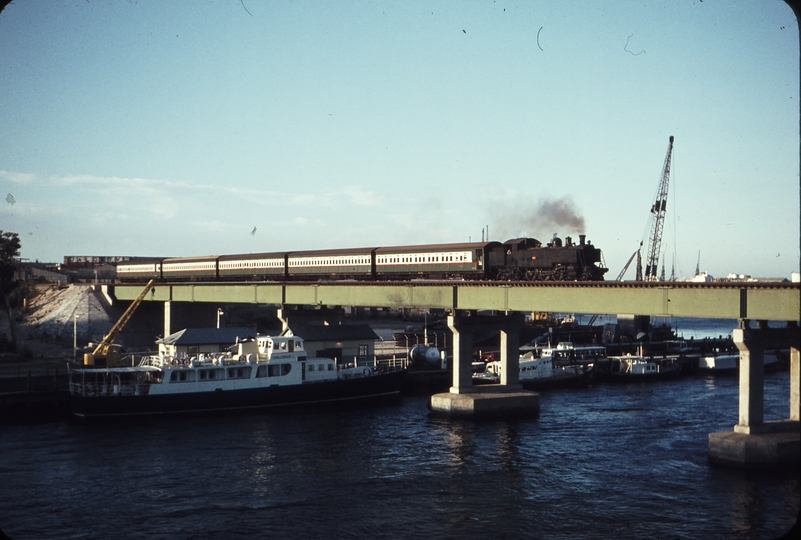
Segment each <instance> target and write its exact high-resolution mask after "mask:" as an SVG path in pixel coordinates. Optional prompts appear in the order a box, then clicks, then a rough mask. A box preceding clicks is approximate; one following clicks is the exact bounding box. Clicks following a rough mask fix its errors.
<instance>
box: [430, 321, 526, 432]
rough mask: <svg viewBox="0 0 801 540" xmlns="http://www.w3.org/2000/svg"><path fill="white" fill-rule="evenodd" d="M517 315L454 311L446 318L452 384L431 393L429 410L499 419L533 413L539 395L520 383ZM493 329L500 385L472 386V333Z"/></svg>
mask: <svg viewBox="0 0 801 540" xmlns="http://www.w3.org/2000/svg"><path fill="white" fill-rule="evenodd" d="M522 324H523V317H522V315H520V314H517V313H514V314H508V315H494V316H478V315H476V314H475V313H474V312H473V313H471V312H456V313H455V314H454V315H451V316H449V317H448V327H449V328H450V329H451V332H453V362H452V369H453V386H451V388H450V391H449V392H447V393H440V394H434V395H433V396H431V404H430V407H431V412H432V413H435V414H439V415H443V416H449V417H462V418H502V417H510V416H536V415H537V414H539V410H540V398H539V394H537V393H536V392H529V391H526V390H523V387H522V386H521V385H520V382H519V381H520V378H519V377H520V368H519V365H520V364H519V361H520V360H519V358H520V357H519V355H520V353H519V349H520V327H521V326H522ZM487 328H496V329H498V330H500V333H501V380H500V384H490V385H480V386H473V369H472V363H473V334H474V332H475V331H476V330H478V329H487Z"/></svg>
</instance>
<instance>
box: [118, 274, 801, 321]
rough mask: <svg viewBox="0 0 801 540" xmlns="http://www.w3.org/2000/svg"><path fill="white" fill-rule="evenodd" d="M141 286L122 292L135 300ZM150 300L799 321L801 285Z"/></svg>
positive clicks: (448, 289) (376, 291)
mask: <svg viewBox="0 0 801 540" xmlns="http://www.w3.org/2000/svg"><path fill="white" fill-rule="evenodd" d="M141 290H142V289H141V287H140V286H139V285H115V286H113V294H114V296H115V297H116V298H117V299H119V300H133V299H134V298H136V297H137V296H138V295H139V293H140V292H141ZM145 301H155V302H164V301H173V302H215V303H226V302H229V303H255V304H273V305H293V304H295V305H322V306H371V307H405V308H440V309H451V310H478V309H482V310H498V311H521V312H528V311H545V312H566V313H609V314H616V313H627V314H633V315H656V316H674V317H702V318H727V319H740V318H743V319H754V320H757V319H763V320H775V321H797V320H799V318H801V285H799V284H798V283H781V284H778V283H777V284H771V283H767V284H766V283H759V284H755V283H742V284H740V283H726V284H716V283H713V284H707V283H692V284H686V283H681V284H673V283H636V284H635V283H626V282H623V283H618V282H604V283H563V284H559V285H557V284H542V283H538V284H509V283H492V284H476V283H469V282H457V283H446V282H428V283H425V282H406V283H386V284H374V283H354V282H348V283H335V282H330V283H320V282H315V283H191V284H187V283H158V284H156V285H155V287H154V288H153V290H152V291H151V293H150V294H148V295H146V297H145Z"/></svg>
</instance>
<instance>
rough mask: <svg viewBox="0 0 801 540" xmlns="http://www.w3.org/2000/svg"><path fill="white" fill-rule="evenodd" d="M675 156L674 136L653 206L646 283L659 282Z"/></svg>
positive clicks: (646, 264) (669, 144)
mask: <svg viewBox="0 0 801 540" xmlns="http://www.w3.org/2000/svg"><path fill="white" fill-rule="evenodd" d="M672 155H673V135H671V136H670V142H669V143H668V149H667V155H666V156H665V165H664V166H663V167H662V178H661V180H660V182H659V191H658V192H657V194H656V201H654V204H653V205H652V206H651V214H652V222H651V235H650V237H649V238H648V250H647V254H648V258H647V259H646V262H645V281H657V279H658V278H657V274H656V272H657V266H659V252H660V251H661V249H662V228H663V227H664V224H665V211H666V210H667V196H668V183H669V181H670V161H671V156H672Z"/></svg>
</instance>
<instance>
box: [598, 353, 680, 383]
mask: <svg viewBox="0 0 801 540" xmlns="http://www.w3.org/2000/svg"><path fill="white" fill-rule="evenodd" d="M679 375H681V363H680V362H679V359H678V358H676V357H663V358H651V357H647V356H643V355H626V356H610V357H608V358H607V359H606V360H604V361H603V362H600V363H598V364H596V377H598V378H599V379H601V380H604V381H620V382H635V381H656V380H663V379H672V378H674V377H678V376H679Z"/></svg>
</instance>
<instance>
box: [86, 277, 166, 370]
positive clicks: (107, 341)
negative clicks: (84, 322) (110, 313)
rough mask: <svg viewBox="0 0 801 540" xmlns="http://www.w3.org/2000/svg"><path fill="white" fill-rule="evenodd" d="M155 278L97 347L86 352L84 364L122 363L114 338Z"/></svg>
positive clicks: (113, 365) (110, 365)
mask: <svg viewBox="0 0 801 540" xmlns="http://www.w3.org/2000/svg"><path fill="white" fill-rule="evenodd" d="M154 281H155V280H154V279H151V280H150V281H148V282H147V285H145V288H144V289H142V292H140V293H139V296H137V297H136V300H134V301H133V302H131V305H130V306H128V309H126V310H125V313H123V314H122V317H120V319H119V320H118V321H117V322H116V323H115V324H114V326H112V327H111V330H109V332H108V334H106V335H105V336H104V337H103V339H102V341H100V343H98V344H97V346H96V347H95V349H94V350H93V351H92V352H90V353H85V354H84V355H83V365H84V366H94V365H97V366H98V367H100V366H106V367H115V366H118V365H119V363H120V349H121V347H120V346H119V345H117V344H115V343H114V340H115V339H117V336H119V335H120V332H122V329H123V327H124V326H125V325H126V324H127V323H128V321H129V320H130V319H131V317H132V316H133V314H134V311H136V308H138V307H139V304H141V303H142V300H144V298H145V295H146V294H147V293H148V291H149V290H150V287H151V286H152V285H153V282H154ZM90 345H91V344H90Z"/></svg>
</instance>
